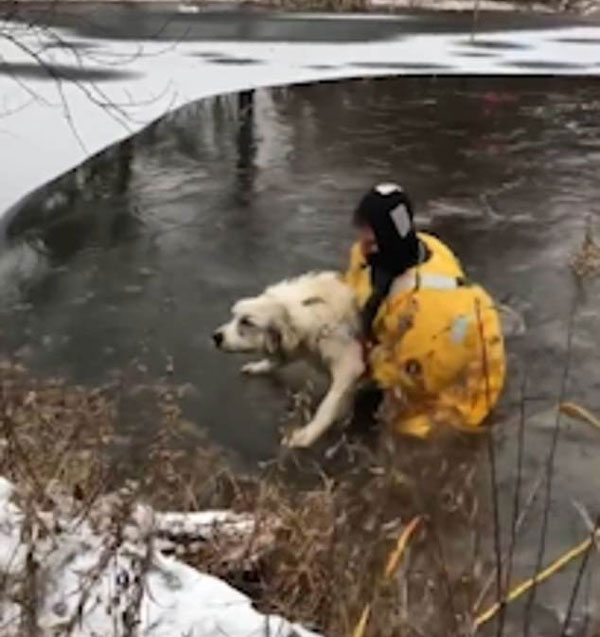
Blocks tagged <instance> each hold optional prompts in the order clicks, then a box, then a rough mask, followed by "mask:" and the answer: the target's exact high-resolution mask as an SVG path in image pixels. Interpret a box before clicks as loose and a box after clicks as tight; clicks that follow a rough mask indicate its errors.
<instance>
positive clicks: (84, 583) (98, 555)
mask: <svg viewBox="0 0 600 637" xmlns="http://www.w3.org/2000/svg"><path fill="white" fill-rule="evenodd" d="M13 490H14V488H13V485H11V484H10V483H9V482H8V481H6V480H4V479H3V478H0V574H2V575H3V576H4V575H8V576H9V577H8V578H7V579H6V580H5V581H4V583H3V587H4V588H3V595H2V598H1V599H0V632H1V634H2V635H3V636H4V637H13V636H14V637H17V635H19V633H20V625H19V622H20V613H21V608H20V606H19V604H18V603H17V601H16V597H13V596H12V595H11V592H12V589H11V586H16V582H17V580H18V579H19V578H20V577H22V576H23V574H24V571H25V569H26V558H27V555H26V553H27V549H26V548H25V545H24V543H23V540H22V537H23V533H24V521H25V516H24V514H23V512H22V511H21V510H20V509H19V507H18V506H17V505H16V504H14V503H13V502H12V501H11V496H12V493H13ZM67 509H68V506H62V507H59V506H57V507H55V509H54V510H53V511H46V512H42V513H39V514H38V516H35V517H32V520H31V525H32V530H31V536H32V537H33V538H34V539H33V541H32V543H31V544H32V547H33V548H32V550H33V557H34V559H35V561H36V563H37V564H38V565H39V566H38V569H37V577H36V579H37V582H38V587H37V588H38V592H39V598H38V604H37V609H36V611H37V621H38V624H39V627H40V631H41V634H42V635H48V636H49V635H54V634H57V633H55V632H53V631H57V630H58V629H59V628H61V627H62V628H63V629H64V628H65V627H67V626H68V627H69V628H70V629H71V632H69V633H68V634H69V635H72V636H73V637H97V636H99V635H111V636H113V637H119V635H124V634H126V626H127V623H128V622H129V621H131V620H132V619H133V620H137V621H139V624H138V625H137V631H136V632H135V634H136V635H139V636H140V637H176V636H179V635H186V636H188V637H223V636H224V635H226V636H227V637H264V636H265V635H272V636H278V637H293V636H297V637H318V636H317V635H316V634H315V633H312V632H310V631H308V630H306V629H304V628H303V627H301V626H298V625H297V624H292V623H290V622H288V621H286V620H285V619H283V618H281V617H278V616H266V615H262V614H260V613H259V612H257V611H256V610H255V609H254V608H253V607H252V604H251V601H250V599H249V598H248V597H246V596H245V595H243V594H242V593H240V592H239V591H237V590H235V589H234V588H232V587H231V586H229V585H228V584H226V583H225V582H223V581H221V580H219V579H218V578H216V577H213V576H211V575H206V574H204V573H201V572H199V571H197V570H196V569H194V568H192V567H190V566H188V565H187V564H184V563H183V562H181V561H179V560H178V559H176V558H174V557H168V556H166V555H164V554H163V553H162V552H161V550H160V549H159V548H157V543H156V542H155V541H154V540H155V537H156V536H157V535H158V534H160V533H164V532H168V533H169V534H170V535H172V536H177V535H178V534H180V533H182V532H193V531H194V530H198V529H201V531H202V533H203V535H202V537H207V535H208V534H210V533H220V532H222V531H223V525H231V524H232V525H233V527H234V528H236V530H237V531H240V530H242V531H245V532H251V531H252V529H253V526H254V525H253V521H252V519H251V518H250V516H246V515H237V514H233V513H230V512H226V511H219V512H202V513H190V514H186V513H163V514H161V513H157V512H154V511H152V510H151V509H149V508H148V507H143V506H141V505H138V506H136V507H134V511H133V513H132V515H131V516H130V518H129V519H128V520H127V521H126V523H125V526H124V527H122V529H121V534H122V538H123V540H122V541H121V542H118V541H116V539H115V538H116V537H117V536H116V534H115V533H114V532H112V533H111V523H110V515H108V511H105V510H103V509H102V507H100V509H101V510H100V512H99V514H100V518H98V517H95V516H94V513H93V512H91V513H90V516H89V517H86V518H85V519H83V520H82V519H80V518H77V517H73V516H68V515H67V514H66V513H65V511H66V510H67ZM96 513H98V512H96ZM103 516H106V517H103ZM40 520H41V521H43V524H42V525H40V523H39V521H40ZM209 526H210V532H209V531H208V528H209ZM48 530H50V532H49V533H48ZM230 531H231V528H229V530H226V531H225V532H230ZM136 607H137V608H139V612H138V614H137V617H133V616H132V615H131V614H129V613H128V609H131V608H136ZM127 634H129V633H127Z"/></svg>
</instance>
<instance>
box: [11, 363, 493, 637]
mask: <svg viewBox="0 0 600 637" xmlns="http://www.w3.org/2000/svg"><path fill="white" fill-rule="evenodd" d="M0 388H1V397H0V399H1V401H2V413H3V419H2V441H3V444H2V447H0V474H2V475H4V476H6V477H7V478H9V479H11V480H13V481H15V482H16V483H17V484H18V485H19V488H20V492H21V493H26V494H27V496H26V499H27V500H28V501H29V505H30V509H31V510H34V509H35V506H40V507H43V506H45V505H46V504H47V502H48V500H49V499H51V498H52V495H53V491H54V490H56V487H57V486H58V485H60V488H61V489H62V490H63V491H65V492H66V493H68V494H69V495H71V496H73V497H74V498H75V501H76V502H77V503H78V507H79V508H80V510H81V511H85V510H86V509H89V508H90V507H91V506H92V504H93V503H94V502H95V501H96V499H97V498H98V497H99V496H101V495H104V494H106V493H107V492H114V491H115V490H117V489H119V488H122V487H123V486H124V485H125V484H127V486H128V491H129V494H130V495H131V497H135V498H141V499H143V500H145V501H147V502H149V503H150V504H151V505H152V506H154V507H155V508H157V509H159V510H160V509H163V510H168V509H176V510H198V509H205V508H215V507H217V508H223V507H231V508H233V509H235V510H238V511H250V512H252V513H253V514H254V515H255V516H256V517H257V519H258V520H259V524H258V526H257V530H256V533H255V534H254V535H253V536H252V537H251V538H250V539H249V540H248V541H246V542H245V543H244V544H243V545H239V544H238V545H231V542H230V541H225V542H221V541H219V540H216V541H215V542H214V543H212V544H210V543H206V542H203V543H198V542H191V543H190V545H189V546H187V547H186V546H183V547H179V549H178V551H179V552H180V553H181V555H182V557H184V559H186V560H187V561H188V562H189V563H191V564H193V565H195V566H198V567H199V568H201V569H202V570H205V571H209V572H212V573H215V574H217V575H219V576H221V577H223V578H225V579H226V580H228V581H229V582H230V583H232V584H233V585H234V586H236V587H237V588H239V589H241V590H243V591H245V592H247V593H248V594H249V595H250V596H251V597H252V598H253V599H254V600H255V602H256V605H257V606H258V607H259V608H260V609H262V610H263V611H270V612H277V613H280V614H283V615H285V616H287V617H289V618H292V619H297V620H300V621H302V622H303V623H305V624H306V625H307V626H312V627H315V628H316V629H318V630H320V631H322V632H323V634H326V635H328V636H329V637H335V636H337V635H340V636H341V635H350V634H352V630H353V628H354V626H355V625H356V623H357V622H358V620H359V618H360V615H361V613H362V611H363V608H364V606H365V604H371V606H372V612H371V616H370V621H369V624H368V628H367V631H366V635H369V636H372V637H375V636H377V637H387V636H389V637H392V636H399V635H403V636H404V635H427V637H436V636H437V635H439V636H440V637H442V636H443V637H449V636H452V635H463V634H469V631H470V625H471V621H472V617H471V609H472V607H473V604H474V600H475V598H476V597H477V594H478V593H479V591H480V587H481V581H480V580H481V579H482V577H481V576H482V575H485V576H488V575H489V570H485V572H484V567H483V563H484V560H483V559H482V558H481V555H482V537H483V535H487V536H489V533H482V526H481V525H482V524H483V522H482V521H483V520H485V519H487V512H485V511H482V509H481V507H480V502H479V497H478V493H479V492H480V489H478V488H476V486H475V485H476V483H477V481H478V480H479V481H480V479H481V476H479V475H478V469H477V467H478V466H479V464H480V463H478V462H477V458H478V455H479V453H480V451H481V446H482V445H481V444H480V442H481V441H480V440H479V439H477V440H474V439H469V440H466V441H465V440H464V439H461V438H454V439H448V440H439V441H437V442H436V443H435V444H427V445H425V444H420V443H416V442H415V443H410V444H409V443H407V442H405V441H404V442H403V443H402V444H403V452H402V454H398V453H397V451H396V449H395V447H394V444H393V443H392V442H391V441H389V440H387V439H386V438H385V437H384V436H382V437H381V438H380V439H379V441H378V442H377V443H374V444H371V445H369V446H367V445H365V444H351V443H349V442H348V443H347V444H343V445H340V446H339V447H338V449H337V452H336V453H335V454H334V456H335V457H334V458H333V459H330V460H329V461H328V462H325V463H316V458H315V457H314V456H312V455H311V454H309V453H306V454H302V455H300V456H299V455H297V454H290V455H283V456H282V457H280V458H278V459H277V460H276V461H274V462H273V463H272V464H271V465H270V466H269V467H268V468H266V469H265V470H264V471H263V472H262V473H261V474H260V475H256V474H254V475H250V476H249V475H241V474H240V473H239V472H236V471H234V470H233V468H232V466H233V464H232V462H231V459H230V458H228V457H227V456H226V454H224V453H223V452H222V451H221V450H219V449H216V448H215V447H214V445H211V444H210V443H209V442H208V440H206V439H204V440H202V439H197V438H196V441H195V443H194V444H190V440H191V438H190V426H189V423H186V422H185V420H184V419H183V417H182V413H181V410H180V408H179V397H180V396H181V395H182V393H183V392H184V391H185V388H181V387H179V388H178V387H176V386H174V385H172V384H171V383H170V382H169V381H168V379H166V380H164V381H162V382H158V383H145V384H142V383H140V382H135V379H134V378H133V377H131V378H129V379H127V378H125V377H123V378H121V379H120V381H119V382H118V383H115V384H113V385H111V386H107V387H104V388H99V389H95V390H86V389H83V388H78V387H70V386H68V385H67V384H65V383H64V382H62V381H58V380H39V379H36V378H34V377H32V376H31V375H29V374H28V373H27V372H26V371H25V370H24V369H23V368H21V367H19V366H17V365H14V364H11V363H6V362H5V363H3V364H2V365H0ZM142 411H143V412H145V415H144V417H145V418H148V419H155V422H158V423H160V426H158V427H155V429H154V431H155V433H154V434H152V435H149V436H148V439H147V440H144V441H143V443H142V444H143V449H141V450H140V449H138V453H134V454H133V456H134V457H135V462H132V460H131V458H132V454H131V453H129V452H124V451H123V446H124V445H123V441H122V432H123V420H127V417H128V414H132V413H137V414H138V415H139V414H140V413H141V412H142ZM117 423H118V424H117ZM132 444H133V443H132ZM139 444H140V443H139V442H137V443H135V444H133V447H134V448H135V447H136V445H137V446H139ZM125 447H127V445H125ZM307 467H308V468H310V470H309V469H307ZM132 480H133V481H132ZM415 515H421V516H423V519H424V522H423V524H422V525H421V526H420V527H419V530H418V531H417V532H416V534H415V535H414V536H413V538H412V539H411V542H410V545H409V547H408V551H407V552H406V554H405V555H404V557H403V560H402V563H401V565H400V568H399V569H398V571H397V572H396V574H395V576H394V577H393V578H392V580H391V581H387V582H384V581H383V580H382V577H381V572H382V569H383V567H384V565H385V562H386V559H387V556H388V553H389V552H390V550H392V548H393V547H394V545H395V543H396V540H397V538H398V536H399V534H400V533H401V531H402V529H403V528H404V526H405V525H406V523H407V522H408V521H409V520H410V519H411V518H412V517H413V516H415ZM486 561H489V560H486ZM30 584H31V586H30V588H29V593H28V594H29V595H30V596H35V586H34V584H35V579H34V578H31V579H30ZM493 599H494V597H493V587H492V589H491V593H490V595H489V597H488V600H489V601H493ZM33 606H34V605H33V604H32V607H33ZM24 634H28V633H27V632H25V633H24Z"/></svg>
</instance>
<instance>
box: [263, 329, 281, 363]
mask: <svg viewBox="0 0 600 637" xmlns="http://www.w3.org/2000/svg"><path fill="white" fill-rule="evenodd" d="M281 341H282V338H281V333H280V332H279V330H278V329H277V328H276V327H274V326H272V325H269V327H267V337H266V340H265V348H266V350H267V354H269V355H270V356H276V355H277V354H281V353H282V351H283V348H282V347H281Z"/></svg>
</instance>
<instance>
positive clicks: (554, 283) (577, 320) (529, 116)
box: [0, 77, 600, 635]
mask: <svg viewBox="0 0 600 637" xmlns="http://www.w3.org/2000/svg"><path fill="white" fill-rule="evenodd" d="M599 89H600V84H599V83H598V81H596V80H592V79H589V80H584V79H575V78H573V79H556V78H554V79H550V78H520V79H516V78H479V79H475V78H460V77H453V78H450V77H447V78H437V79H424V78H410V79H409V78H403V79H385V80H364V81H346V82H339V83H322V84H319V85H311V86H297V87H292V88H284V89H273V90H270V89H263V90H257V91H256V92H254V93H244V94H241V95H232V96H225V97H219V98H214V99H208V100H204V101H203V102H201V103H198V104H193V105H190V106H187V107H185V108H183V109H181V110H180V111H178V112H177V113H175V114H174V115H172V116H169V117H167V118H165V119H163V120H161V121H160V122H158V123H156V124H154V125H152V126H151V127H149V128H148V129H146V130H145V131H143V132H142V133H140V134H139V135H137V136H136V137H134V138H133V139H131V140H129V141H128V142H126V143H124V144H122V145H120V146H118V147H115V148H113V149H111V150H110V151H108V152H106V153H104V154H102V155H101V156H99V157H97V158H95V159H92V160H91V161H89V162H87V163H86V164H85V165H83V166H82V167H81V168H79V169H78V170H77V171H75V172H73V173H72V174H70V175H67V176H66V177H64V178H62V179H60V180H58V181H57V182H55V183H53V184H51V185H49V186H48V187H46V188H44V189H42V190H40V191H38V192H37V193H34V194H33V195H32V196H31V197H30V198H29V199H28V200H27V201H26V202H24V203H23V204H22V205H21V206H20V208H19V209H18V210H17V211H16V215H15V216H13V217H12V218H11V220H10V222H9V223H8V225H7V227H6V238H5V245H4V248H3V251H2V255H1V257H0V301H1V308H2V310H1V313H0V334H1V345H2V348H3V349H4V350H5V351H9V352H11V353H14V354H16V355H17V356H19V357H21V358H23V359H24V360H25V361H26V362H27V364H28V365H30V366H31V367H32V368H33V369H35V370H38V371H41V372H44V373H51V374H58V373H61V374H66V375H67V376H69V377H71V378H73V379H75V380H76V381H78V382H85V383H98V382H103V381H104V380H105V379H106V378H107V377H108V375H109V374H110V372H111V370H114V369H118V368H119V367H121V366H123V365H124V364H126V363H128V362H129V361H131V360H132V359H135V360H136V361H137V362H138V364H140V365H142V366H144V367H147V368H148V369H149V370H150V373H151V374H155V375H157V376H159V375H161V374H163V372H164V369H165V365H166V364H167V360H168V359H169V357H172V359H173V362H174V376H175V379H176V380H177V381H179V382H182V383H183V382H188V383H191V384H192V385H193V388H194V391H193V393H192V395H191V396H190V398H189V399H188V402H187V410H188V415H189V416H190V417H191V418H192V419H193V420H194V421H195V422H197V423H199V424H200V425H203V426H206V427H208V428H209V430H210V434H211V436H212V437H213V438H214V439H215V440H216V441H218V442H219V443H221V444H224V445H226V446H227V447H229V448H232V449H234V450H235V451H237V452H238V453H239V454H240V455H241V456H242V457H243V458H244V459H245V460H247V461H248V462H250V463H253V462H256V461H257V460H260V459H264V458H268V457H271V456H272V455H273V454H274V453H275V450H276V449H277V444H278V433H277V428H278V426H279V424H280V422H281V418H282V414H283V412H284V409H285V405H286V400H285V397H284V392H283V389H282V387H281V386H280V385H279V384H277V383H276V382H272V383H270V382H268V381H267V380H265V379H247V378H242V377H241V376H240V375H239V374H238V368H239V366H240V364H241V362H242V361H241V360H239V359H237V358H234V357H226V356H224V355H222V354H219V353H217V352H215V351H214V350H213V348H212V346H211V344H210V340H209V335H210V332H211V330H212V329H213V327H214V326H216V325H217V324H219V323H220V322H222V321H223V320H224V319H225V318H226V317H227V315H228V311H229V306H230V304H231V303H232V302H233V301H235V300H236V299H238V298H239V297H241V296H244V295H248V294H252V293H254V292H257V291H259V290H260V289H261V288H262V287H263V286H264V285H266V284H268V283H271V282H273V281H275V280H278V279H280V278H282V277H285V276H288V275H293V274H298V273H301V272H304V271H306V270H308V269H311V268H330V267H332V268H340V267H343V266H344V264H345V260H346V252H347V250H348V248H349V245H350V241H351V229H350V225H349V217H350V212H351V210H352V208H353V206H354V204H355V203H356V201H357V198H358V197H359V195H360V194H361V193H362V191H363V190H364V189H365V188H367V187H368V186H369V185H371V184H372V183H373V182H377V181H382V180H389V179H394V180H398V181H400V182H401V183H402V184H403V185H404V186H405V187H406V188H407V189H408V190H409V192H411V193H412V195H413V197H414V199H415V201H416V205H417V210H418V221H419V223H420V224H421V226H422V227H423V228H426V229H429V230H431V231H433V232H435V233H437V234H438V235H440V236H441V237H443V238H444V239H445V240H446V241H447V242H449V244H450V245H451V246H453V248H454V249H455V250H456V252H457V253H458V254H459V255H460V257H461V258H462V260H463V262H464V264H465V266H466V268H467V270H468V272H469V274H470V276H471V277H472V278H473V279H477V280H479V281H480V282H482V283H483V284H484V285H485V286H486V287H487V288H488V289H489V290H490V291H491V292H492V293H493V294H494V295H495V297H496V298H497V299H499V300H500V301H505V302H508V303H509V304H510V305H512V306H513V307H514V308H516V309H517V310H519V311H520V312H522V314H523V315H524V317H525V321H526V323H527V327H528V331H527V335H526V336H525V337H522V338H520V339H516V340H514V341H512V342H511V343H510V381H509V387H508V390H507V392H506V395H505V398H504V402H503V404H502V406H501V408H500V413H499V415H498V418H500V419H502V420H503V421H505V424H504V425H503V426H502V429H501V430H500V431H501V435H500V438H501V440H500V445H499V450H498V453H499V459H498V460H499V473H500V480H501V484H502V490H501V493H502V494H503V496H502V497H503V500H502V502H501V504H502V507H503V508H502V511H503V514H502V515H503V516H504V518H505V522H506V523H508V517H507V516H508V512H507V513H506V514H505V513H504V512H505V511H508V509H506V508H505V507H504V505H505V502H504V500H506V502H508V501H509V499H510V498H511V497H512V495H511V494H512V487H513V485H514V481H515V469H514V466H515V457H516V443H515V439H516V425H515V424H514V417H515V414H516V413H517V412H518V409H517V403H518V402H519V396H520V394H521V389H522V384H523V383H522V380H523V378H524V376H526V378H527V383H526V390H525V391H526V395H527V405H526V406H527V413H528V414H530V415H534V416H532V419H531V422H530V423H528V426H527V433H526V442H527V445H526V448H525V456H524V462H525V465H524V467H525V469H524V481H525V482H526V483H527V484H528V485H531V484H532V483H533V482H534V481H535V478H536V476H537V475H538V474H539V472H540V470H541V469H542V468H543V466H544V462H545V460H546V457H547V450H548V447H549V444H550V441H551V439H552V433H553V427H554V422H555V418H554V415H553V413H552V412H551V411H550V410H551V408H552V406H553V405H554V404H555V402H556V400H557V399H558V397H559V396H560V394H561V388H563V394H564V398H565V399H568V400H572V401H576V402H579V403H580V404H582V405H584V406H586V407H587V408H588V409H590V410H592V411H594V410H595V411H596V412H600V393H599V391H598V389H599V383H600V368H599V362H600V348H599V347H598V345H599V340H600V320H599V310H600V297H599V295H598V292H599V288H598V284H597V283H595V282H594V280H591V281H584V282H579V281H578V280H577V279H576V278H575V277H574V275H573V273H572V272H571V270H570V269H569V266H568V262H569V258H570V256H571V255H572V254H573V253H574V252H575V251H576V250H577V249H578V248H579V246H580V245H581V242H582V239H583V235H584V228H585V223H586V219H587V218H588V217H589V216H590V215H591V218H592V220H596V221H597V217H598V214H599V213H600V204H599V203H598V202H599V201H600V179H599V177H598V176H599V175H600V91H599ZM569 325H571V328H570V329H569ZM569 332H570V333H571V338H570V339H569V338H568V334H569ZM565 369H567V373H565ZM144 426H146V425H144ZM599 452H600V433H599V432H597V431H594V430H593V429H591V428H587V427H586V425H583V424H575V423H567V422H565V425H564V431H563V433H562V434H561V437H560V439H559V445H558V448H557V454H556V457H557V472H556V475H555V476H554V482H553V497H552V506H553V509H552V511H553V513H552V516H551V520H550V523H551V530H552V532H551V533H550V535H549V540H548V547H547V555H548V557H549V558H550V557H553V556H556V555H557V554H558V553H560V551H561V550H564V549H565V548H566V546H568V545H569V544H572V543H574V542H576V541H578V540H580V539H581V538H582V537H585V534H586V527H585V524H584V523H583V521H582V519H581V517H580V515H579V514H578V513H577V512H576V510H575V508H574V506H573V502H574V501H577V502H580V503H582V504H584V506H586V507H587V508H588V509H589V510H590V512H591V514H592V515H594V514H595V513H597V512H598V511H600V498H599V495H598V494H599V493H600V490H599V487H600V472H599V471H598V467H599V466H600V464H599V461H598V456H599ZM524 497H525V496H524ZM532 515H533V517H534V519H536V520H539V519H540V516H541V514H540V513H539V512H536V511H535V510H534V512H533V514H532ZM538 529H539V525H537V526H536V524H532V525H530V527H528V530H527V532H526V536H527V537H526V538H525V540H524V544H523V549H522V555H521V558H520V568H521V571H522V574H527V573H528V572H529V571H528V569H531V568H532V567H533V564H534V561H535V560H534V549H535V547H536V546H537V543H538V539H537V538H538V536H537V535H536V533H538V532H539V531H538ZM546 561H547V560H546ZM573 576H574V575H573ZM561 581H563V580H561ZM570 581H571V580H569V581H568V582H567V584H569V583H570ZM587 585H588V586H589V585H590V584H589V582H587ZM567 590H570V589H569V588H568V587H566V588H565V584H564V583H562V584H561V583H553V582H551V583H550V584H548V585H545V586H544V588H543V591H542V592H541V595H542V597H543V599H544V600H545V608H546V609H547V610H546V614H547V615H548V617H549V619H548V620H547V621H548V622H549V623H548V625H549V626H550V627H551V628H549V629H548V631H549V632H543V631H542V632H540V633H539V634H540V635H541V634H558V633H557V632H556V630H555V628H556V626H560V618H561V613H563V612H564V606H565V604H566V601H568V600H567V599H566V598H567V594H566V592H565V591H567ZM557 622H558V623H557ZM542 623H543V622H542ZM544 625H545V624H544ZM544 630H546V629H544ZM515 634H516V633H515ZM536 634H538V633H536ZM581 634H583V633H581Z"/></svg>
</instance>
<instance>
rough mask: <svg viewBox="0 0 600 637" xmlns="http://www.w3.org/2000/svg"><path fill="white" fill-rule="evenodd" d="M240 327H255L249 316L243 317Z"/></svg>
mask: <svg viewBox="0 0 600 637" xmlns="http://www.w3.org/2000/svg"><path fill="white" fill-rule="evenodd" d="M240 325H241V326H242V327H254V323H253V322H252V319H251V318H250V317H248V316H242V318H241V319H240Z"/></svg>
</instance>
